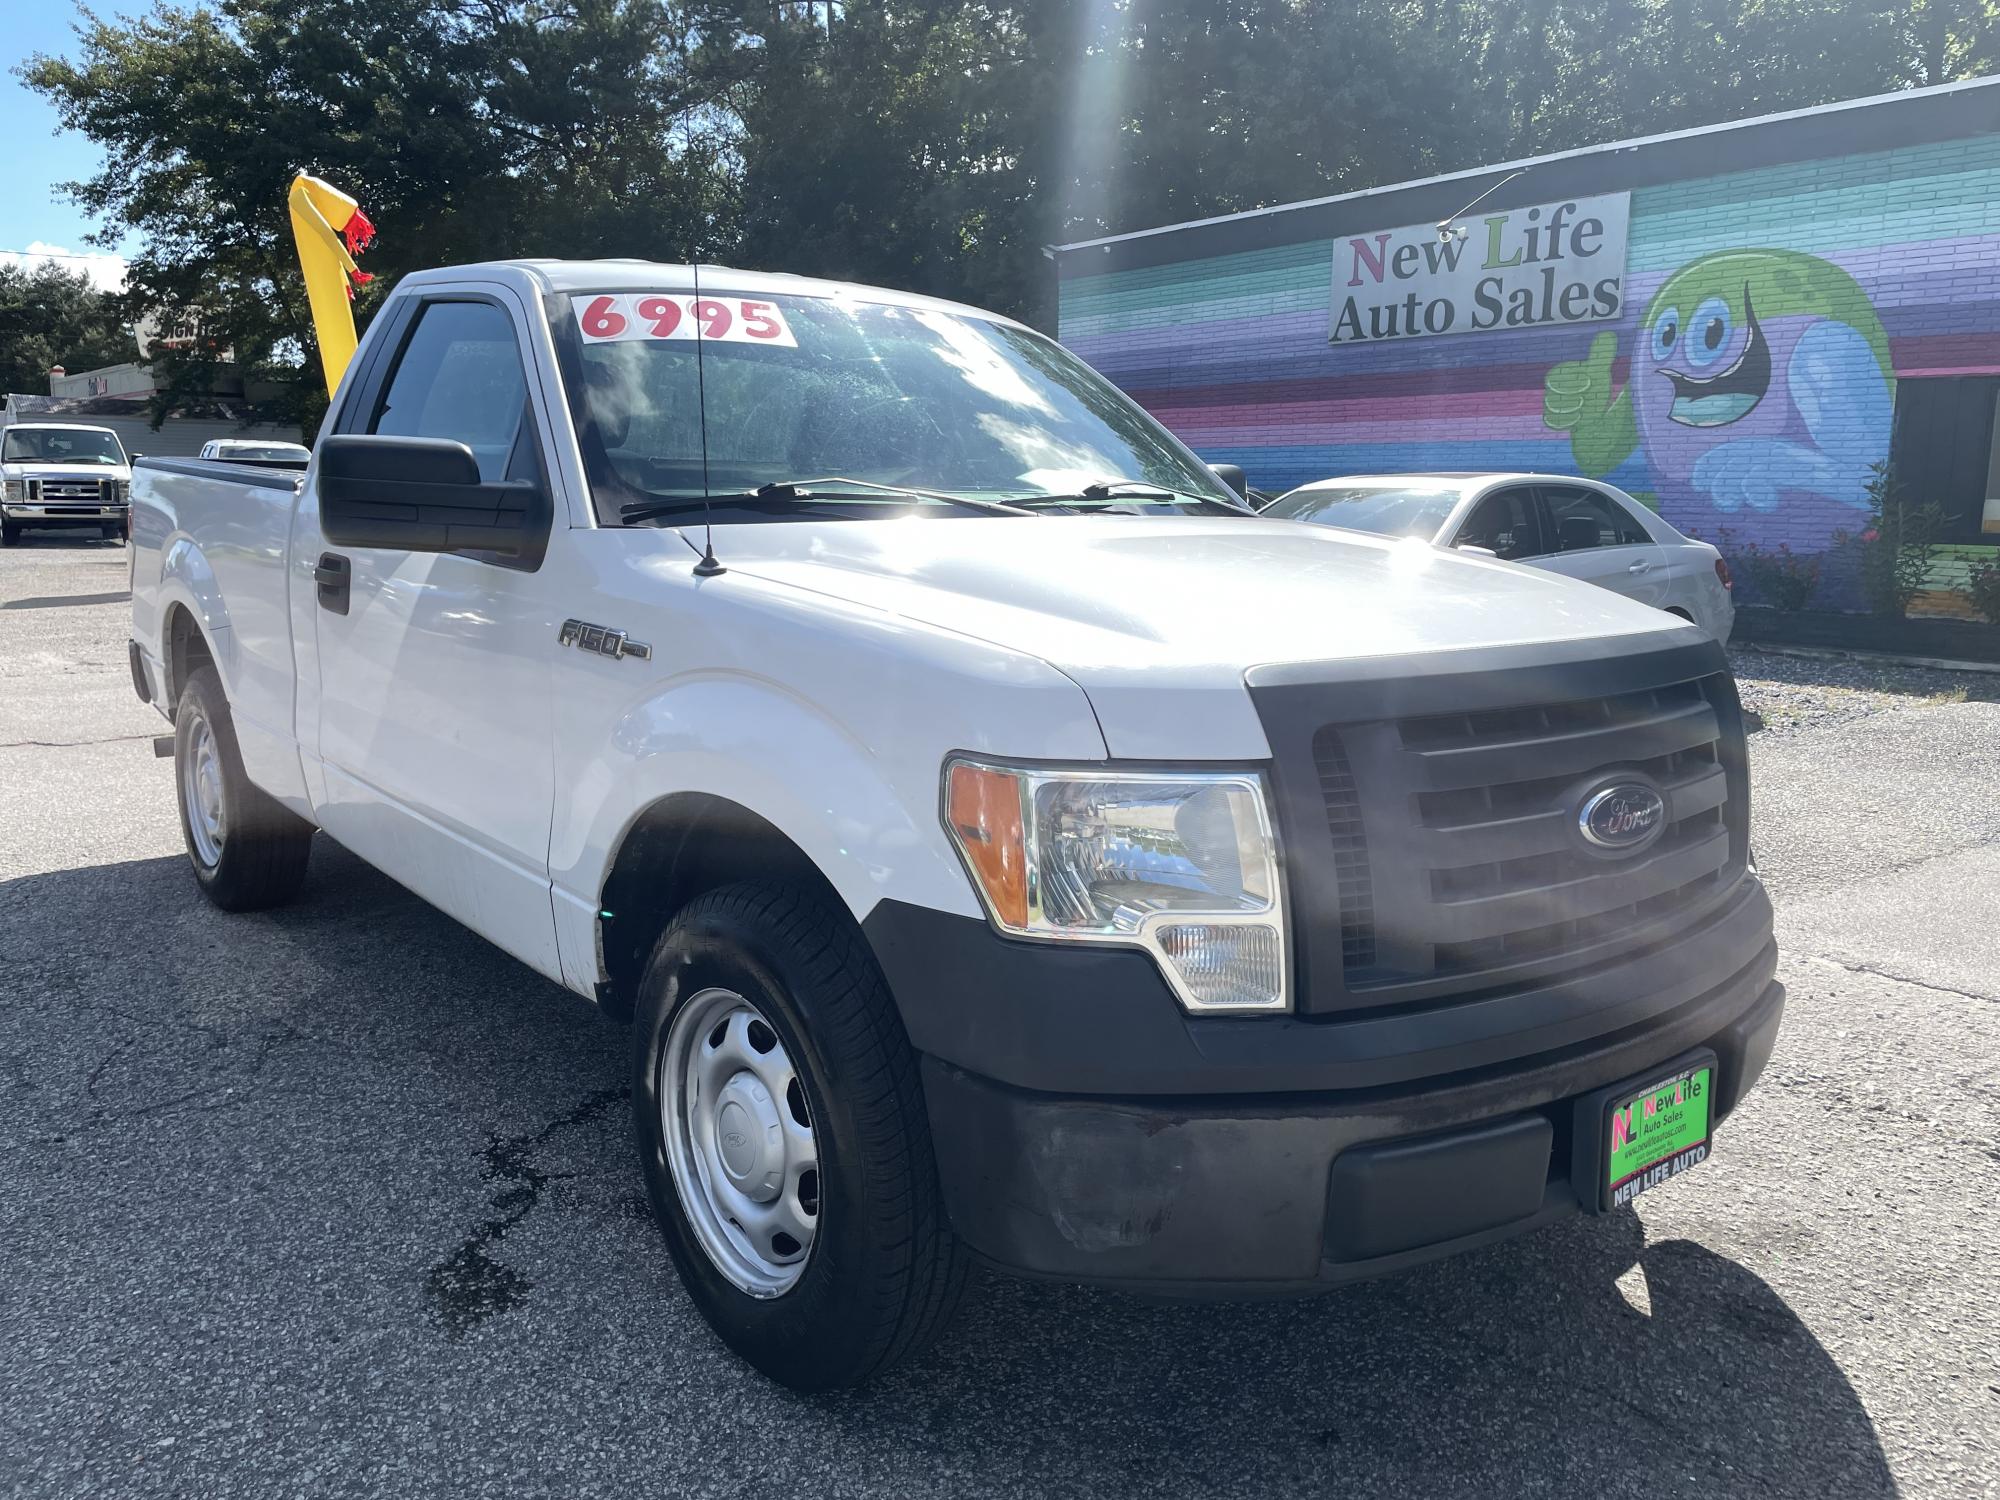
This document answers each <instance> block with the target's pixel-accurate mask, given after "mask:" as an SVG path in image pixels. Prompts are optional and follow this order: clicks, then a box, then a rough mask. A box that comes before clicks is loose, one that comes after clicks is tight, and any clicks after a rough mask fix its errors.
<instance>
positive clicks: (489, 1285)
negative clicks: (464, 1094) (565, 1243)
mask: <svg viewBox="0 0 2000 1500" xmlns="http://www.w3.org/2000/svg"><path fill="white" fill-rule="evenodd" d="M631 1093H632V1091H631V1089H629V1088H615V1089H600V1090H598V1091H597V1092H596V1093H594V1094H591V1095H590V1096H589V1097H587V1098H586V1099H584V1100H583V1101H582V1102H581V1103H580V1104H578V1105H577V1107H576V1108H575V1109H572V1110H570V1111H569V1112H568V1113H567V1114H562V1115H558V1116H556V1118H554V1119H553V1120H550V1121H549V1122H548V1123H547V1124H545V1125H543V1126H542V1127H541V1129H539V1130H534V1131H530V1132H529V1133H528V1134H526V1135H512V1136H500V1135H489V1136H488V1137H487V1138H486V1147H485V1149H484V1150H483V1151H482V1152H481V1153H480V1155H481V1158H482V1159H483V1162H484V1165H483V1166H482V1167H481V1168H480V1176H481V1177H483V1178H485V1180H486V1181H488V1182H491V1183H496V1184H498V1186H497V1187H496V1189H495V1191H494V1192H493V1193H492V1194H491V1195H490V1196H489V1197H488V1198H487V1200H486V1201H487V1206H488V1207H490V1208H492V1209H493V1210H494V1214H493V1217H491V1218H488V1219H482V1220H481V1221H480V1222H479V1223H478V1224H477V1225H476V1226H475V1227H474V1228H473V1230H472V1232H471V1233H470V1234H469V1235H467V1236H466V1237H465V1239H464V1240H463V1241H462V1242H461V1243H460V1244H459V1247H458V1248H457V1249H456V1250H454V1251H453V1252H452V1253H451V1255H450V1256H449V1257H448V1258H446V1259H445V1260H442V1261H440V1262H438V1264H436V1265H434V1266H432V1267H431V1268H430V1270H429V1271H428V1272H426V1273H425V1275H424V1295H425V1296H426V1297H427V1298H428V1299H429V1300H430V1304H431V1311H432V1313H433V1315H434V1316H435V1317H436V1319H437V1322H438V1325H439V1327H441V1328H442V1329H443V1330H444V1334H445V1337H446V1338H448V1339H450V1340H451V1341H452V1342H453V1343H458V1342H460V1341H461V1340H463V1339H464V1338H465V1336H466V1335H467V1334H469V1333H471V1332H472V1330H473V1329H475V1328H477V1327H478V1326H479V1325H480V1324H481V1323H484V1322H485V1321H486V1320H487V1319H488V1318H491V1317H495V1316H497V1315H498V1314H500V1313H504V1312H506V1311H508V1309H510V1308H512V1307H514V1306H516V1305H517V1304H518V1303H519V1302H520V1301H521V1300H522V1299H523V1298H524V1297H526V1296H527V1294H528V1293H529V1292H530V1291H531V1290H533V1288H534V1283H533V1282H532V1281H530V1280H529V1279H528V1278H527V1277H525V1276H523V1275H522V1274H521V1273H520V1272H519V1271H516V1270H515V1269H514V1268H513V1267H512V1266H510V1265H508V1264H506V1263H505V1262H504V1261H500V1260H496V1259H494V1257H493V1255H492V1254H491V1252H490V1249H489V1247H491V1246H493V1245H497V1244H498V1243H499V1242H500V1241H501V1240H504V1239H505V1238H506V1237H507V1234H508V1231H510V1230H512V1229H513V1228H514V1227H515V1226H516V1225H517V1224H519V1223H520V1222H521V1221H522V1220H523V1219H525V1218H527V1217H528V1215H529V1214H531V1213H533V1212H534V1210H535V1205H536V1204H538V1203H539V1202H541V1197H542V1191H543V1189H544V1188H546V1187H547V1186H548V1185H549V1184H550V1183H551V1182H559V1181H561V1180H562V1179H563V1178H565V1177H567V1176H568V1175H569V1174H568V1173H566V1172H549V1171H545V1170H543V1169H542V1168H541V1167H540V1166H538V1165H537V1164H536V1152H537V1151H538V1150H539V1149H540V1148H541V1147H542V1146H543V1145H545V1144H546V1143H547V1142H548V1140H549V1138H550V1137H551V1136H554V1135H556V1134H558V1133H559V1132H561V1131H565V1130H574V1129H577V1128H578V1127H580V1126H583V1125H587V1124H589V1123H591V1122H592V1121H594V1120H597V1119H600V1118H602V1116H603V1115H604V1113H605V1111H607V1110H609V1109H610V1108H611V1106H612V1105H614V1104H616V1103H617V1102H618V1101H619V1100H621V1099H626V1098H629V1097H631Z"/></svg>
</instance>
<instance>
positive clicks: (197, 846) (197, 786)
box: [180, 718, 227, 868]
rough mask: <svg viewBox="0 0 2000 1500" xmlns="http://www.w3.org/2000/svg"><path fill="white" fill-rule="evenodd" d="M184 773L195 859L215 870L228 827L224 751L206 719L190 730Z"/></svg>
mask: <svg viewBox="0 0 2000 1500" xmlns="http://www.w3.org/2000/svg"><path fill="white" fill-rule="evenodd" d="M180 770H181V793H182V801H183V802H184V803H185V804H186V806H187V825H188V836H189V837H190V838H191V839H193V841H194V852H195V858H196V859H198V860H200V861H201V863H203V864H204V865H207V866H209V867H210V868H213V867H214V866H216V865H218V864H220V863H221V862H222V840H223V837H224V835H225V833H226V832H227V825H226V821H225V816H224V813H223V803H222V751H221V749H220V748H219V747H218V746H217V745H216V743H215V731H214V730H213V729H211V728H210V727H209V722H208V720H207V719H206V718H197V719H196V720H195V721H194V723H193V724H192V725H190V726H189V731H188V745H187V753H186V754H185V755H184V756H182V757H181V767H180Z"/></svg>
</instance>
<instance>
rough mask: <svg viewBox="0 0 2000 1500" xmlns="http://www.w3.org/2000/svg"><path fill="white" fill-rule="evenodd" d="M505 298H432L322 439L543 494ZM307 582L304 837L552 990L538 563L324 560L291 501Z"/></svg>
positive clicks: (543, 597)
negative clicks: (308, 815)
mask: <svg viewBox="0 0 2000 1500" xmlns="http://www.w3.org/2000/svg"><path fill="white" fill-rule="evenodd" d="M524 326H525V311H524V310H523V309H522V308H520V307H519V306H518V304H517V303H516V302H515V301H514V299H513V297H512V294H511V293H508V292H506V291H505V290H504V289H500V288H494V289H491V290H485V291H478V292H471V291H442V290H441V291H439V292H437V293H434V294H430V295H427V296H425V297H423V298H422V299H421V300H419V301H418V302H417V304H416V306H415V307H414V309H412V310H410V311H409V312H408V314H407V315H405V316H404V317H402V318H401V319H400V327H398V328H396V329H393V330H391V331H389V333H388V336H387V339H386V340H385V344H384V349H383V352H382V354H381V355H380V356H379V357H371V360H370V365H369V367H368V368H367V369H366V370H365V371H364V372H362V373H361V375H360V377H359V378H360V384H359V385H357V387H356V388H355V390H354V391H353V393H352V395H351V396H350V397H349V399H347V400H346V401H345V402H344V404H343V406H342V408H341V412H340V416H339V421H338V423H337V424H335V425H334V429H333V430H336V431H341V432H357V433H367V432H373V433H385V434H392V435H400V436H408V437H438V438H452V439H455V440H457V441H459V442H462V443H465V444H466V445H467V446H469V447H470V448H471V449H472V451H473V453H474V454H475V455H476V456H477V458H478V460H479V466H480V470H481V474H482V477H483V478H486V479H489V480H497V479H502V478H527V477H533V476H535V475H536V474H537V473H539V474H541V475H544V476H546V474H547V472H548V469H547V455H548V451H549V449H548V434H547V418H546V413H545V411H544V408H543V406H542V403H541V401H540V400H539V393H538V392H537V391H536V390H535V389H534V388H533V387H532V386H531V384H530V382H529V379H528V376H527V367H526V366H525V365H524V363H523V360H522V355H521V329H522V328H523V327H524ZM294 554H295V556H296V557H297V558H298V565H299V566H300V567H301V568H304V569H312V570H314V575H315V578H316V580H317V583H314V582H311V581H309V582H308V583H307V585H306V586H307V588H308V589H309V590H312V592H313V594H314V595H315V596H316V607H315V608H314V609H313V615H314V617H315V624H316V635H317V640H316V646H317V658H318V663H317V665H318V672H317V687H318V692H317V702H316V730H317V734H316V739H314V738H312V737H310V736H311V726H308V725H307V724H306V723H305V722H304V720H305V717H306V714H307V713H308V711H309V710H308V706H307V705H308V701H309V700H308V698H307V697H306V696H305V695H303V694H302V697H301V709H300V714H301V721H302V722H301V738H302V739H305V740H306V741H307V743H308V748H309V751H310V750H313V749H316V751H317V755H318V759H319V766H318V770H319V772H320V777H319V778H318V779H319V780H321V781H322V783H323V790H322V792H321V795H319V796H318V797H317V798H316V799H315V800H316V804H317V805H316V813H317V816H318V818H319V821H320V825H321V826H322V827H323V828H325V829H326V831H327V832H328V833H330V834H332V835H333V836H334V837H335V838H336V839H338V840H339V841H340V842H341V843H343V844H345V845H347V846H348V848H350V849H352V850H353V851H354V852H355V853H356V854H358V855H360V856H361V857H362V858H363V859H365V860H367V861H368V862H369V863H370V864H373V865H374V866H376V867H377V868H378V869H380V870H382V871H384V872H385V873H387V874H389V875H391V876H393V877H394V878H395V879H396V880H398V881H399V882H401V883H402V884H403V885H406V886H408V887H409V888H410V889H411V890H413V891H415V892H416V893H417V894H418V895H420V896H422V897H424V898H425V899H426V900H428V901H430V902H431V903H432V904H433V905H435V906H437V907H439V908H441V909H442V910H444V911H446V912H449V913H450V914H451V915H452V916H454V917H456V918H458V919H459V920H460V921H461V922H464V923H465V924H466V925H467V926H468V927H471V928H472V929H473V930H474V931H476V932H478V933H480V934H481V935H482V936H485V937H487V938H490V939H492V940H493V941H494V942H496V943H498V944H499V945H500V946H501V947H503V948H505V949H507V950H508V951H509V952H511V953H513V954H515V955H516V956H518V957H520V958H522V959H523V960H524V961H526V962H528V963H530V964H532V965H533V966H534V967H535V968H537V969H540V970H541V971H542V972H543V973H545V974H547V975H549V976H550V977H552V978H559V977H560V975H561V964H560V962H559V960H558V957H557V954H556V939H555V922H554V917H553V915H552V913H551V909H550V904H549V874H548V849H549V822H550V817H551V812H552V808H553V803H554V785H555V777H554V759H553V751H552V749H551V739H552V736H551V729H552V710H551V707H550V702H549V690H550V682H549V679H550V657H551V653H552V651H553V649H554V647H555V643H556V632H557V625H558V621H557V620H556V619H555V618H554V614H553V610H552V608H551V605H550V602H549V597H548V590H547V588H546V587H545V586H544V585H545V582H546V577H547V575H546V573H545V572H544V570H543V569H542V567H541V565H540V562H539V560H538V561H537V562H536V563H535V565H534V566H532V567H531V566H528V565H526V564H525V563H524V562H522V561H521V560H516V559H496V558H494V557H492V556H491V555H490V554H488V555H481V554H477V553H425V552H406V551H400V550H395V549H390V548H379V547H350V546H339V547H336V546H333V545H332V544H330V543H327V542H326V541H325V540H324V539H323V538H322V537H321V535H320V532H319V511H318V505H317V502H316V500H315V498H314V497H313V496H310V495H308V496H307V497H305V498H304V500H303V501H302V504H301V509H300V521H299V532H298V535H297V538H296V540H295V545H294Z"/></svg>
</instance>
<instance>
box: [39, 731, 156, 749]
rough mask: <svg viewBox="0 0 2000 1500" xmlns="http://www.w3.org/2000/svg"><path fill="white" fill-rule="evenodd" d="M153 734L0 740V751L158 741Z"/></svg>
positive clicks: (75, 747)
mask: <svg viewBox="0 0 2000 1500" xmlns="http://www.w3.org/2000/svg"><path fill="white" fill-rule="evenodd" d="M158 738H159V736H158V735H154V734H114V735H110V736H107V737H106V738H104V739H101V740H0V750H81V749H85V748H87V747H89V746H91V745H129V744H132V743H134V742H135V741H138V740H144V741H146V742H147V743H149V744H150V743H151V742H152V741H154V740H156V739H158Z"/></svg>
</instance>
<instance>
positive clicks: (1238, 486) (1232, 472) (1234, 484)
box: [1208, 464, 1250, 500]
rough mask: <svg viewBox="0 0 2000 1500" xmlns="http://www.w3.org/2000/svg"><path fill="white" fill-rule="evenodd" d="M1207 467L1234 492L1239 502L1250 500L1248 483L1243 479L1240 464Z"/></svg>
mask: <svg viewBox="0 0 2000 1500" xmlns="http://www.w3.org/2000/svg"><path fill="white" fill-rule="evenodd" d="M1208 467H1209V469H1210V470H1211V471H1212V472H1213V473H1214V475H1215V477H1216V478H1217V479H1220V480H1221V481H1222V482H1223V483H1224V484H1226V485H1228V486H1229V487H1230V488H1231V489H1232V490H1234V491H1236V497H1237V498H1238V499H1239V500H1247V499H1249V498H1250V481H1249V480H1248V479H1246V478H1245V477H1244V475H1243V466H1242V465H1241V464H1210V465H1209V466H1208Z"/></svg>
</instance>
